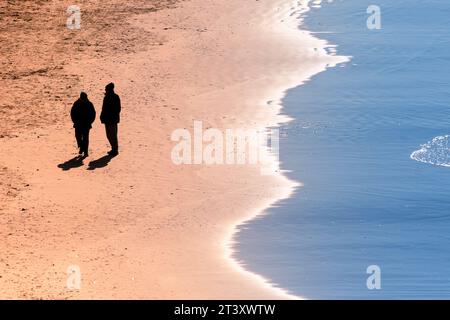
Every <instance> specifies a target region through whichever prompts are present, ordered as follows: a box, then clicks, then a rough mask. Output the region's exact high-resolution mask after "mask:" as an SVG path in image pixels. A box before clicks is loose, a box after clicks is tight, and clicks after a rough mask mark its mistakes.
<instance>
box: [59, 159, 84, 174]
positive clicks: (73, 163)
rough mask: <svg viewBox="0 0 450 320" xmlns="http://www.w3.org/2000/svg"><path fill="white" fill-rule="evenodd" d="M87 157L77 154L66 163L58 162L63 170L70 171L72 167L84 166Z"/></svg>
mask: <svg viewBox="0 0 450 320" xmlns="http://www.w3.org/2000/svg"><path fill="white" fill-rule="evenodd" d="M84 159H85V158H84V157H82V156H76V157H74V158H72V159H70V160H67V161H66V162H64V163H61V164H58V168H60V169H61V170H63V171H69V170H70V169H75V168H79V167H82V166H83V165H84V163H83V160H84Z"/></svg>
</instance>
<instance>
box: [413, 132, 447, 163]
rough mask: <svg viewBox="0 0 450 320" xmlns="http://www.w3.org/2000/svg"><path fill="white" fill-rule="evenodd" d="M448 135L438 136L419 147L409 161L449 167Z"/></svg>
mask: <svg viewBox="0 0 450 320" xmlns="http://www.w3.org/2000/svg"><path fill="white" fill-rule="evenodd" d="M449 144H450V135H445V136H439V137H436V138H434V139H433V140H431V141H429V142H427V143H426V144H423V145H421V147H420V149H419V150H417V151H414V152H413V153H412V154H411V159H413V160H416V161H420V162H424V163H429V164H432V165H436V166H443V167H450V147H449Z"/></svg>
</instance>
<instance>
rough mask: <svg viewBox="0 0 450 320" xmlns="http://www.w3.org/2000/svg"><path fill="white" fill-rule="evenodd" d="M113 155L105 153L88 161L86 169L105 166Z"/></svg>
mask: <svg viewBox="0 0 450 320" xmlns="http://www.w3.org/2000/svg"><path fill="white" fill-rule="evenodd" d="M112 158H114V156H110V155H105V156H103V157H101V158H99V159H97V160H94V161H91V162H89V166H88V168H87V169H88V170H95V169H100V168H104V167H106V166H107V165H108V164H109V162H110V161H111V159H112Z"/></svg>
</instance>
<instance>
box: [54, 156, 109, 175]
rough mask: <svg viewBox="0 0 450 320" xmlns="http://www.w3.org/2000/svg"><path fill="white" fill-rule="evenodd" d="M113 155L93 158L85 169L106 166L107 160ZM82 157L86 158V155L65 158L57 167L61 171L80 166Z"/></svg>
mask: <svg viewBox="0 0 450 320" xmlns="http://www.w3.org/2000/svg"><path fill="white" fill-rule="evenodd" d="M114 157H115V156H111V155H105V156H103V157H101V158H98V159H96V160H93V161H91V162H89V165H88V168H87V170H95V169H100V168H104V167H106V166H108V164H109V162H110V161H111V159H112V158H114ZM84 159H86V157H83V156H76V157H74V158H72V159H70V160H67V161H66V162H64V163H61V164H58V168H60V169H61V170H63V171H69V170H70V169H76V168H80V167H82V166H83V165H84V162H83V160H84Z"/></svg>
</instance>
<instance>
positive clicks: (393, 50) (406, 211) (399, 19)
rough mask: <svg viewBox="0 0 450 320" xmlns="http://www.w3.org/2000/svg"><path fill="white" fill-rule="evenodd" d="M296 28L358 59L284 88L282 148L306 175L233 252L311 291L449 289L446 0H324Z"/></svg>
mask: <svg viewBox="0 0 450 320" xmlns="http://www.w3.org/2000/svg"><path fill="white" fill-rule="evenodd" d="M371 5H377V6H379V8H380V9H381V16H380V17H381V29H369V28H368V27H367V19H368V17H369V16H370V14H368V13H367V8H368V7H369V6H371ZM302 28H306V29H308V30H310V31H313V32H314V33H315V35H316V36H317V37H319V38H323V39H326V40H328V41H329V43H330V44H334V45H337V54H339V55H346V56H351V57H352V59H351V61H350V62H348V63H346V64H345V65H340V66H338V67H335V68H330V69H328V70H327V71H326V72H323V73H321V74H319V75H316V76H315V77H313V78H312V79H311V80H310V81H309V82H307V83H306V84H304V85H302V86H300V87H298V88H295V89H293V90H290V91H289V92H288V94H287V96H286V98H285V99H284V101H283V105H284V109H283V113H285V114H287V115H289V116H291V117H293V118H294V119H295V120H294V121H292V122H290V123H288V124H286V125H284V126H283V127H281V141H280V160H281V162H282V169H284V170H288V173H286V174H287V175H288V176H289V178H291V179H293V180H296V181H300V182H302V183H303V184H304V186H303V187H301V188H299V189H298V190H296V192H295V193H294V195H293V196H292V197H291V198H289V199H286V200H283V201H280V202H279V203H277V204H276V205H275V206H273V207H272V208H270V209H268V210H267V212H266V214H265V215H263V216H261V217H259V218H257V219H255V220H253V221H251V222H249V223H248V224H246V225H244V226H241V231H240V232H239V233H238V235H237V240H238V242H239V245H238V247H237V248H236V249H237V253H236V256H237V258H238V259H239V260H241V261H242V262H243V263H244V264H245V266H246V267H247V268H248V269H250V270H252V271H254V272H256V273H259V274H261V275H263V276H264V277H266V278H267V279H270V280H271V281H273V282H274V283H275V284H276V285H277V286H280V287H282V288H286V289H288V290H289V291H290V292H292V293H294V294H297V295H299V296H303V297H306V298H313V299H314V298H317V299H405V298H411V299H417V298H425V299H431V298H438V299H439V298H447V299H448V298H450V167H448V166H449V165H450V150H449V140H450V138H449V135H450V2H449V1H442V0H428V1H426V0H407V1H403V0H395V1H392V0H370V1H366V0H341V1H337V0H335V1H332V2H330V3H328V2H326V1H325V2H324V3H323V4H322V7H321V8H313V9H312V10H311V11H310V12H309V13H308V17H307V18H306V20H305V24H304V26H303V27H302ZM331 51H333V50H331ZM371 266H372V267H371ZM373 266H375V267H379V271H380V273H379V274H378V273H376V274H373V273H372V270H374V269H373ZM368 268H369V270H368ZM368 271H369V273H368ZM371 276H372V277H373V276H376V277H377V279H376V281H379V286H380V287H379V289H377V288H374V287H373V286H371V285H370V284H373V283H375V282H373V280H374V279H373V278H370V279H369V285H368V278H369V277H371Z"/></svg>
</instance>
